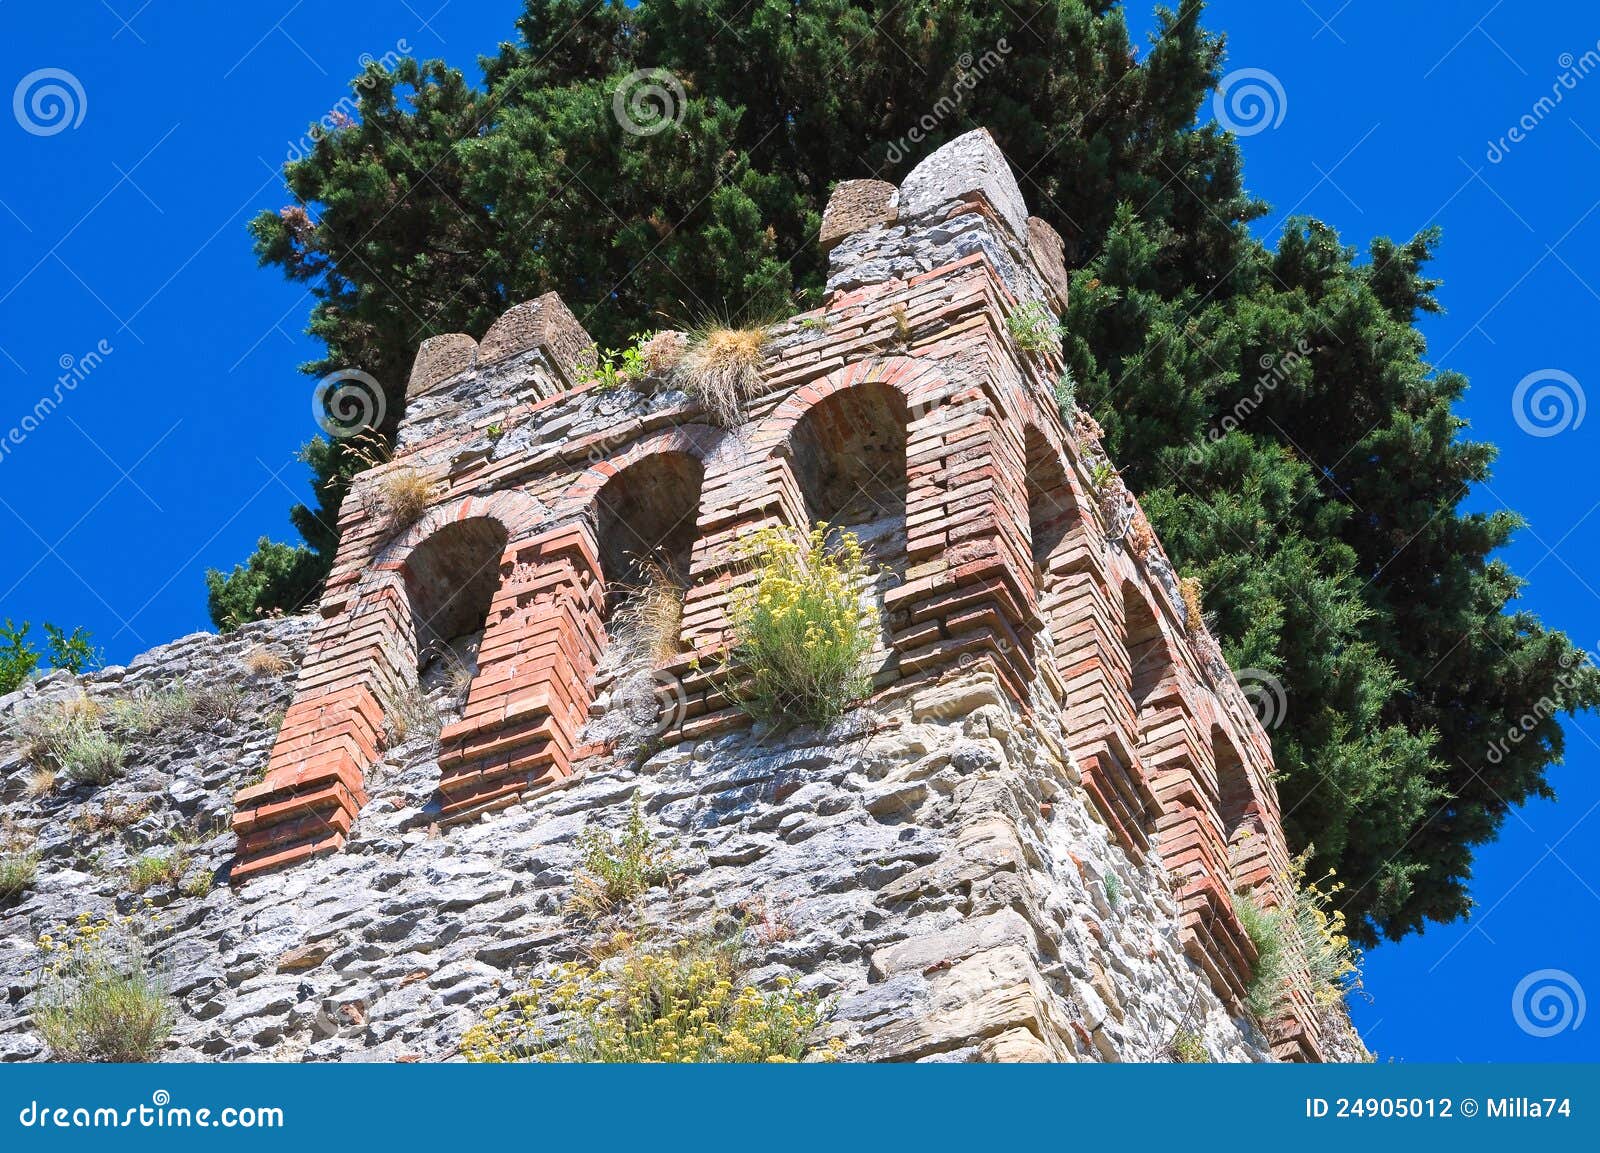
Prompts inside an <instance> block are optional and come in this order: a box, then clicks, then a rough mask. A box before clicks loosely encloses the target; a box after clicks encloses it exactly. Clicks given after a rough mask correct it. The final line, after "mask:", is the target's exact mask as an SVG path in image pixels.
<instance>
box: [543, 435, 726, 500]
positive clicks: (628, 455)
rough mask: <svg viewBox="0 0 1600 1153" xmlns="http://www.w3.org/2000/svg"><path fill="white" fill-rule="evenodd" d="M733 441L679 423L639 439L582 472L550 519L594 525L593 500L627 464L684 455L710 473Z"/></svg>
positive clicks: (564, 494)
mask: <svg viewBox="0 0 1600 1153" xmlns="http://www.w3.org/2000/svg"><path fill="white" fill-rule="evenodd" d="M732 440H733V438H732V436H731V435H730V434H729V433H728V432H727V431H725V430H723V429H720V428H713V427H712V426H711V425H708V424H680V425H675V426H674V427H672V428H667V429H662V430H661V431H660V432H656V433H652V434H651V435H649V436H644V437H640V438H639V439H638V440H636V441H634V442H633V443H632V444H631V445H629V446H628V448H627V449H625V450H624V451H622V452H620V453H617V454H616V455H615V456H608V457H606V458H605V459H604V460H600V461H596V462H595V463H593V464H591V465H589V467H588V468H586V469H584V470H583V472H582V473H581V474H579V476H578V478H577V479H576V480H575V481H573V482H572V483H571V484H570V485H568V486H567V488H566V490H565V491H564V492H563V493H562V494H561V496H560V497H559V498H557V500H556V502H555V507H554V509H553V510H552V512H553V519H554V520H557V521H568V520H572V519H575V518H578V517H584V518H586V519H588V520H589V521H590V523H593V518H594V508H595V501H596V500H597V499H598V498H599V496H600V490H601V489H603V488H605V486H606V485H607V484H609V483H610V482H611V480H612V478H614V477H615V476H616V475H617V474H618V473H620V472H622V471H623V470H624V469H626V468H627V467H628V466H629V465H632V464H637V463H638V462H639V461H641V460H643V459H644V458H645V457H647V456H655V455H657V454H659V453H669V452H677V453H684V454H686V455H688V456H692V457H694V458H695V459H696V460H698V461H700V463H701V464H702V465H704V466H706V469H707V472H709V471H710V462H711V460H712V458H713V457H715V456H717V455H718V454H719V453H720V452H722V451H723V450H724V449H725V448H726V447H727V446H729V445H730V444H731V443H732Z"/></svg>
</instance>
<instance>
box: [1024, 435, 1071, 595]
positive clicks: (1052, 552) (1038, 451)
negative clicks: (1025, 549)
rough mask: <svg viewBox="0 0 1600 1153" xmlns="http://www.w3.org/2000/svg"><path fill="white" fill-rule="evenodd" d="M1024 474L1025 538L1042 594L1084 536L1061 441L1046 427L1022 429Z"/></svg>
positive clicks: (1039, 590)
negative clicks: (1061, 560) (1052, 574)
mask: <svg viewBox="0 0 1600 1153" xmlns="http://www.w3.org/2000/svg"><path fill="white" fill-rule="evenodd" d="M1023 473H1024V479H1025V481H1026V486H1027V501H1028V539H1029V543H1030V544H1031V545H1032V552H1033V561H1034V566H1035V568H1036V569H1037V570H1038V573H1039V575H1040V581H1041V583H1040V588H1039V589H1038V592H1039V593H1040V594H1041V596H1042V594H1043V592H1044V589H1045V586H1046V585H1047V584H1048V583H1049V582H1048V577H1049V574H1050V572H1051V570H1052V569H1053V568H1054V567H1056V562H1057V561H1058V560H1059V558H1060V557H1061V556H1062V554H1063V553H1065V552H1068V551H1070V550H1072V549H1073V548H1075V547H1077V546H1078V544H1079V539H1078V538H1080V537H1081V536H1082V535H1083V531H1084V530H1083V500H1082V496H1081V494H1080V493H1079V492H1078V490H1077V488H1076V486H1075V485H1074V484H1073V482H1072V476H1071V470H1070V468H1069V467H1068V463H1067V459H1066V456H1065V454H1064V453H1063V451H1062V447H1061V444H1060V442H1059V441H1058V440H1057V439H1056V438H1055V437H1054V436H1053V435H1051V432H1050V431H1047V426H1046V425H1042V424H1037V423H1034V422H1029V423H1028V424H1027V425H1026V426H1025V427H1024V428H1023Z"/></svg>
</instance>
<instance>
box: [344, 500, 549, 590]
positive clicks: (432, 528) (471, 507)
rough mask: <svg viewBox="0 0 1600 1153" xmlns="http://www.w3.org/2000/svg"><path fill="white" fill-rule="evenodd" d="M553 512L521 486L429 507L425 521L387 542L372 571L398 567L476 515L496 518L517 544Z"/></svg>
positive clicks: (393, 569)
mask: <svg viewBox="0 0 1600 1153" xmlns="http://www.w3.org/2000/svg"><path fill="white" fill-rule="evenodd" d="M549 515H550V514H549V510H547V509H546V508H545V506H544V505H543V504H541V503H540V502H539V501H538V500H536V499H534V497H532V496H530V495H529V494H528V493H526V492H523V491H522V490H521V489H514V488H513V489H505V490H502V491H500V492H493V493H485V494H481V495H474V496H466V497H462V498H461V499H460V500H456V501H451V502H450V503H448V504H444V505H440V506H439V507H437V508H434V509H431V510H429V512H428V513H427V514H426V515H425V516H423V517H422V519H421V520H419V521H417V522H416V523H414V524H412V525H411V526H410V527H409V528H407V529H406V530H405V531H404V532H402V533H401V534H400V535H399V536H397V537H395V538H394V539H393V540H391V541H390V542H389V543H388V544H386V545H385V546H384V547H383V548H382V549H380V550H379V551H378V554H377V556H375V557H374V558H373V562H372V571H375V572H392V571H395V570H397V569H398V568H399V567H401V566H402V565H404V563H405V558H406V557H408V556H410V555H411V553H412V552H414V551H415V550H416V548H417V546H418V545H420V544H422V542H423V541H425V540H427V539H428V538H429V537H431V536H432V535H433V534H434V533H436V532H438V531H439V530H440V529H442V528H444V527H445V526H446V525H448V524H451V523H454V522H456V521H463V520H470V519H472V518H474V517H482V518H484V519H487V520H492V521H496V522H498V523H499V525H500V527H501V528H503V529H504V530H505V533H506V540H507V541H508V542H511V543H515V542H516V541H520V540H525V539H527V537H528V534H529V533H531V532H532V531H533V530H534V529H535V528H536V527H537V526H538V525H539V524H540V523H541V522H542V521H544V520H547V519H548V518H549Z"/></svg>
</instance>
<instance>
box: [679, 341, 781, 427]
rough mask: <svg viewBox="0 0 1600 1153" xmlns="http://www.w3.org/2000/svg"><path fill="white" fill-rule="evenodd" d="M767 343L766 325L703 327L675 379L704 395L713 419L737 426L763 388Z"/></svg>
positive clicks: (682, 361)
mask: <svg viewBox="0 0 1600 1153" xmlns="http://www.w3.org/2000/svg"><path fill="white" fill-rule="evenodd" d="M766 344H767V330H766V328H765V327H753V328H730V327H727V326H724V325H711V326H707V327H704V328H701V329H699V330H697V331H695V332H694V333H693V334H692V335H691V338H690V343H689V347H688V348H687V349H686V350H685V351H684V353H683V357H682V359H680V360H679V361H678V363H677V366H676V367H675V368H674V369H673V372H672V375H673V379H674V380H675V381H676V382H677V383H678V384H679V386H680V387H682V388H683V389H684V391H686V392H688V393H690V394H691V395H693V396H696V397H698V398H699V399H700V403H701V404H703V405H705V408H706V412H707V414H708V415H709V416H710V417H711V419H712V420H713V421H715V422H716V423H717V424H719V425H721V426H722V427H723V428H733V427H735V426H737V425H738V424H740V423H741V422H742V421H743V420H744V417H745V409H746V406H748V405H749V403H750V401H751V399H752V398H754V397H755V396H756V395H757V393H758V392H759V391H760V389H761V353H762V350H763V349H764V348H766Z"/></svg>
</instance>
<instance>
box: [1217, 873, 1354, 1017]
mask: <svg viewBox="0 0 1600 1153" xmlns="http://www.w3.org/2000/svg"><path fill="white" fill-rule="evenodd" d="M1310 852H1311V850H1310V848H1309V847H1308V848H1307V850H1306V852H1305V853H1304V854H1302V855H1301V856H1299V857H1296V858H1295V860H1294V863H1293V865H1292V867H1291V870H1290V874H1289V877H1288V881H1289V885H1290V889H1291V892H1292V894H1293V896H1292V899H1291V900H1290V902H1289V904H1288V905H1287V906H1286V907H1283V908H1276V909H1268V908H1266V907H1264V906H1263V905H1262V904H1261V902H1260V901H1259V900H1258V899H1257V898H1256V897H1255V896H1254V895H1252V894H1248V893H1241V894H1236V895H1235V897H1234V910H1235V912H1236V913H1237V914H1238V917H1239V923H1240V924H1241V925H1242V926H1243V927H1244V931H1245V933H1246V934H1247V935H1248V936H1249V937H1250V942H1251V944H1253V945H1254V946H1255V947H1256V953H1257V954H1258V959H1257V961H1256V970H1255V973H1254V974H1253V976H1252V978H1251V981H1250V987H1249V992H1248V995H1247V997H1246V1007H1247V1008H1248V1009H1249V1010H1250V1011H1251V1013H1253V1014H1255V1016H1256V1017H1258V1018H1260V1019H1262V1020H1266V1019H1268V1018H1270V1017H1271V1016H1273V1015H1274V1014H1275V1013H1276V1012H1277V1011H1278V1010H1279V1009H1280V1008H1281V1007H1282V1005H1283V1002H1284V1001H1285V1000H1286V999H1287V997H1288V995H1289V988H1290V985H1289V982H1290V980H1291V975H1292V971H1293V969H1294V967H1295V966H1296V965H1303V966H1304V967H1305V975H1306V978H1307V980H1308V981H1309V982H1310V985H1311V993H1312V996H1313V997H1314V998H1315V999H1316V1001H1317V1003H1318V1004H1319V1005H1322V1006H1324V1007H1327V1006H1330V1005H1334V1004H1337V1003H1338V1001H1339V1000H1340V999H1341V998H1343V997H1344V995H1345V994H1346V993H1348V992H1350V991H1352V990H1354V989H1359V988H1360V987H1361V956H1360V953H1359V952H1357V950H1356V948H1355V946H1354V945H1352V944H1351V942H1350V938H1349V936H1348V935H1347V934H1346V932H1345V920H1344V913H1343V912H1341V911H1340V910H1339V909H1337V908H1335V907H1334V905H1333V901H1334V898H1335V897H1336V896H1337V895H1338V893H1339V891H1340V889H1341V886H1340V885H1338V884H1336V883H1331V879H1332V877H1333V874H1332V873H1331V872H1330V873H1329V874H1328V875H1327V876H1325V877H1323V878H1322V879H1321V880H1320V881H1308V880H1307V879H1306V877H1305V862H1306V860H1307V857H1308V856H1309V854H1310ZM1324 885H1326V886H1327V887H1323V886H1324Z"/></svg>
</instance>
